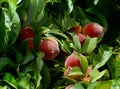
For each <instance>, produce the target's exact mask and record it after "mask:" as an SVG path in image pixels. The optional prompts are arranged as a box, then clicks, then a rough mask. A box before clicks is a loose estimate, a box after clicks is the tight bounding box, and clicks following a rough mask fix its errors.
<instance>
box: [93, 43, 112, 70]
mask: <svg viewBox="0 0 120 89" xmlns="http://www.w3.org/2000/svg"><path fill="white" fill-rule="evenodd" d="M111 55H112V49H111V48H109V47H108V46H106V45H101V46H100V48H99V52H98V54H97V56H96V58H95V59H93V65H94V66H95V67H94V69H98V68H100V67H102V66H103V65H105V64H106V62H107V61H108V60H109V59H110V57H111Z"/></svg>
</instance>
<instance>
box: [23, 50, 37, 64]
mask: <svg viewBox="0 0 120 89" xmlns="http://www.w3.org/2000/svg"><path fill="white" fill-rule="evenodd" d="M34 57H35V56H34V54H33V53H32V51H30V50H27V52H26V54H25V57H24V60H23V62H22V65H24V64H27V63H28V62H30V61H31V60H33V59H34Z"/></svg>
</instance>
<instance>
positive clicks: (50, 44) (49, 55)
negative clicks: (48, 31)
mask: <svg viewBox="0 0 120 89" xmlns="http://www.w3.org/2000/svg"><path fill="white" fill-rule="evenodd" d="M38 50H39V51H42V52H44V54H45V56H44V59H45V60H51V59H53V58H55V57H56V56H57V55H58V54H59V53H60V49H59V45H58V42H57V40H55V39H54V38H47V39H44V40H42V41H41V42H40V43H39V47H38Z"/></svg>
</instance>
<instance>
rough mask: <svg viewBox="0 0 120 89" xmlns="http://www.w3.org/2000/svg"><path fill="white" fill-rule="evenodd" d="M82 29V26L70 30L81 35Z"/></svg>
mask: <svg viewBox="0 0 120 89" xmlns="http://www.w3.org/2000/svg"><path fill="white" fill-rule="evenodd" d="M81 29H82V27H81V26H80V25H78V26H76V27H72V28H71V29H70V30H71V31H72V32H74V33H75V34H79V33H80V32H81Z"/></svg>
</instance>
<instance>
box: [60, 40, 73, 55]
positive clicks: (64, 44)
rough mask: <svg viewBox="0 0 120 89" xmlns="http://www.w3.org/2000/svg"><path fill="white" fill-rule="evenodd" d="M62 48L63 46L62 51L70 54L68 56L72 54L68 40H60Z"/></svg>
mask: <svg viewBox="0 0 120 89" xmlns="http://www.w3.org/2000/svg"><path fill="white" fill-rule="evenodd" d="M59 42H60V46H61V49H62V50H63V51H64V52H66V53H68V54H71V53H72V50H71V49H70V47H69V42H67V41H66V40H60V41H59Z"/></svg>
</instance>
